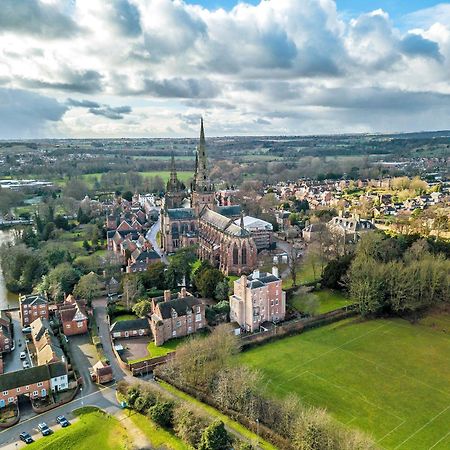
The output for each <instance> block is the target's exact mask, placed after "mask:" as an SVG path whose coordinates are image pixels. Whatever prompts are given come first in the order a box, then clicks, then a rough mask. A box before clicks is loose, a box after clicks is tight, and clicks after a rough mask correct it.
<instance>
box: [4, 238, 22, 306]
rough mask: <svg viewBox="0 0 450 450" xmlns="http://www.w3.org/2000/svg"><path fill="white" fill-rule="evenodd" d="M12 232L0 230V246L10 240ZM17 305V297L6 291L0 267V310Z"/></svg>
mask: <svg viewBox="0 0 450 450" xmlns="http://www.w3.org/2000/svg"><path fill="white" fill-rule="evenodd" d="M12 236H13V234H12V230H0V246H1V245H2V244H4V243H6V242H10V241H11V240H12ZM18 305H19V296H18V295H17V294H13V293H12V292H9V291H8V289H6V285H5V279H4V278H3V273H2V269H1V267H0V310H3V309H8V308H11V307H17V306H18Z"/></svg>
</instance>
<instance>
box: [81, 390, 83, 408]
mask: <svg viewBox="0 0 450 450" xmlns="http://www.w3.org/2000/svg"><path fill="white" fill-rule="evenodd" d="M80 394H81V406H83V387H80Z"/></svg>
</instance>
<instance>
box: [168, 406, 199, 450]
mask: <svg viewBox="0 0 450 450" xmlns="http://www.w3.org/2000/svg"><path fill="white" fill-rule="evenodd" d="M173 421H174V429H175V432H176V434H177V436H178V437H179V438H180V439H181V440H183V441H184V442H186V443H188V444H189V445H191V446H192V447H194V448H197V447H198V445H199V443H200V440H201V438H202V432H203V430H204V429H205V428H206V426H207V423H206V421H205V420H204V419H203V418H202V417H199V416H198V415H196V414H195V413H194V412H193V411H192V410H191V409H189V408H188V407H186V406H179V407H177V408H176V409H175V411H174V419H173Z"/></svg>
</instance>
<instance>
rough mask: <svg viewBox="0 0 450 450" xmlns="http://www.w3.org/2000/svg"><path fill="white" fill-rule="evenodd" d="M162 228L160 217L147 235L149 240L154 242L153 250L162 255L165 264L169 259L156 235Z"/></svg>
mask: <svg viewBox="0 0 450 450" xmlns="http://www.w3.org/2000/svg"><path fill="white" fill-rule="evenodd" d="M160 229H161V219H160V218H159V217H158V220H157V221H156V222H155V223H154V224H153V226H152V227H151V228H150V230H148V233H147V235H146V236H145V237H146V238H147V240H148V241H150V243H151V244H152V247H153V250H155V252H156V253H158V255H159V256H160V257H161V260H162V262H163V263H164V264H169V260H168V259H167V256H166V254H165V253H164V252H163V251H162V249H161V248H160V246H159V245H158V240H157V239H156V235H157V234H158V231H159V230H160Z"/></svg>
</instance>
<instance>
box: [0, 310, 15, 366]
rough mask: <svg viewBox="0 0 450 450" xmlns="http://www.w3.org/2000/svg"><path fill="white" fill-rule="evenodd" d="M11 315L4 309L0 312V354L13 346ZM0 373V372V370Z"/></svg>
mask: <svg viewBox="0 0 450 450" xmlns="http://www.w3.org/2000/svg"><path fill="white" fill-rule="evenodd" d="M12 331H13V327H12V321H11V315H10V314H9V313H8V312H6V311H1V312H0V354H2V353H9V352H10V351H12V349H13V347H14V345H13V344H14V341H13V337H12ZM0 373H1V372H0Z"/></svg>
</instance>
